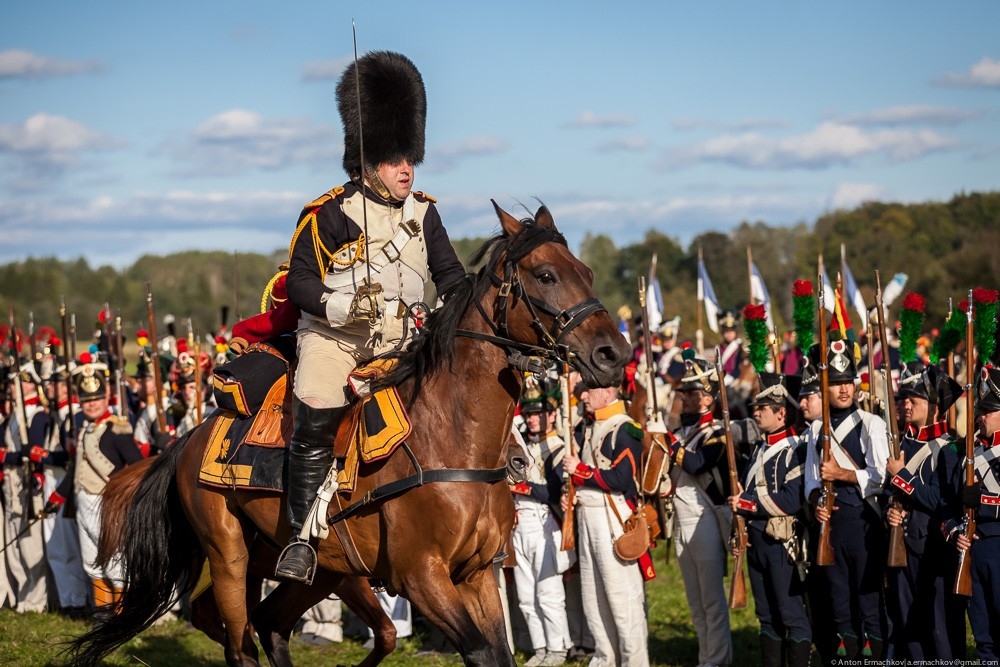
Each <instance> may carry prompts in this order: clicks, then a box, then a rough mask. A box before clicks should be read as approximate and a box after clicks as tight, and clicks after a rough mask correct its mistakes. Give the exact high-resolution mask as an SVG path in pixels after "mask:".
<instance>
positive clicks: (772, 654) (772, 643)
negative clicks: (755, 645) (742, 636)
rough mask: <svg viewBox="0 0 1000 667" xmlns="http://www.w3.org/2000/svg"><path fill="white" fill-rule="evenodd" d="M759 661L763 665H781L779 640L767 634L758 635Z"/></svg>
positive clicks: (769, 666) (779, 666) (768, 666)
mask: <svg viewBox="0 0 1000 667" xmlns="http://www.w3.org/2000/svg"><path fill="white" fill-rule="evenodd" d="M760 658H761V661H760V663H761V664H762V665H763V666H764V667H781V665H782V659H781V640H780V639H778V638H777V637H772V636H771V635H769V634H765V633H761V635H760Z"/></svg>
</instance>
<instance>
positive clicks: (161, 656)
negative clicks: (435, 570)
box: [0, 542, 975, 667]
mask: <svg viewBox="0 0 1000 667" xmlns="http://www.w3.org/2000/svg"><path fill="white" fill-rule="evenodd" d="M654 561H655V565H656V569H657V577H656V579H654V580H653V581H651V582H648V583H647V584H646V598H647V600H648V605H649V654H650V660H651V663H652V664H653V665H656V666H658V667H673V666H680V665H695V664H697V663H698V659H697V657H698V640H697V638H696V637H695V633H694V628H693V627H692V625H691V619H690V612H689V611H688V606H687V599H686V598H685V596H684V585H683V582H682V581H681V576H680V571H679V570H678V568H677V563H676V558H674V557H673V554H671V559H670V563H669V564H665V563H664V544H663V543H662V542H661V543H660V544H659V546H658V547H657V549H656V550H655V551H654ZM749 588H750V586H749V580H748V581H747V589H748V590H747V593H748V596H749V595H750V591H749ZM727 590H728V580H727ZM730 624H731V627H732V634H733V656H734V663H733V664H734V665H736V666H737V667H743V666H747V667H756V666H757V665H760V657H759V656H760V651H759V649H758V645H757V629H758V626H757V619H756V617H755V616H754V612H753V599H752V598H751V599H750V601H749V603H748V604H747V607H746V608H744V609H739V610H733V611H731V612H730ZM86 627H87V626H86V623H84V622H82V621H71V620H67V619H65V618H63V617H61V616H58V615H56V614H17V613H15V612H13V611H11V610H9V609H4V610H0V665H5V666H16V667H42V666H45V665H53V664H62V663H61V662H60V660H59V652H60V647H59V646H58V644H59V643H60V642H64V641H66V640H67V639H70V638H72V637H75V636H77V635H79V634H80V633H81V632H83V631H84V630H85V628H86ZM424 639H425V629H424V628H423V627H422V626H421V625H420V624H417V626H416V634H415V635H414V636H413V637H410V638H407V639H402V640H400V642H399V645H398V648H397V649H396V652H395V653H393V654H392V655H391V656H390V657H389V658H387V659H386V660H385V662H384V663H383V664H384V665H390V666H391V665H413V664H419V665H428V666H429V667H437V666H443V665H460V664H462V662H461V660H460V659H459V657H458V654H457V653H455V654H449V655H439V656H426V655H419V656H418V655H417V653H418V652H419V651H420V649H421V646H422V645H423V641H424ZM971 647H972V644H971V638H970V649H969V655H970V656H973V655H975V651H974V649H973V648H971ZM366 653H367V651H365V649H364V648H362V646H361V642H360V641H357V640H354V639H347V640H345V641H344V642H342V643H339V644H332V645H330V646H327V647H323V648H316V647H313V646H307V645H305V644H302V643H300V642H298V641H297V640H296V639H294V638H293V640H292V659H293V660H295V664H296V665H298V666H299V667H320V666H323V667H328V666H329V665H351V664H357V663H358V662H360V661H361V659H362V658H363V657H364V656H365V655H366ZM262 658H263V656H262ZM527 658H528V656H527V655H526V654H524V653H521V652H519V653H517V662H518V664H522V663H523V662H524V660H526V659H527ZM104 664H106V665H113V666H125V665H133V666H134V665H151V666H153V667H170V666H172V665H179V666H183V667H193V666H194V665H207V666H211V667H224V666H225V660H224V657H223V652H222V648H221V647H220V646H219V645H218V644H215V643H213V642H211V641H210V640H209V639H208V638H207V637H205V636H204V635H203V634H201V633H200V632H198V631H196V630H194V629H192V628H191V627H190V626H189V625H188V624H187V623H185V622H184V621H170V622H164V623H161V624H160V625H157V626H155V627H153V628H150V629H149V630H147V631H146V632H144V633H142V634H141V635H139V636H138V637H135V638H134V639H132V640H131V641H130V642H128V643H127V644H125V645H124V646H122V647H121V648H119V649H118V650H117V651H115V652H114V653H113V654H112V655H111V656H110V657H109V658H108V659H107V661H106V662H105V663H104ZM265 664H266V661H265ZM576 664H577V665H584V664H586V663H584V662H580V663H576ZM813 664H814V665H818V664H819V662H818V660H817V658H816V657H815V655H814V657H813Z"/></svg>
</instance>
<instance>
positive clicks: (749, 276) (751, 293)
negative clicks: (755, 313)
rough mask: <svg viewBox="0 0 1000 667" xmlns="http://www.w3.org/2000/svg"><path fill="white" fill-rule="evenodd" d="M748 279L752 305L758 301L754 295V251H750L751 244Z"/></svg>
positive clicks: (748, 253) (748, 254)
mask: <svg viewBox="0 0 1000 667" xmlns="http://www.w3.org/2000/svg"><path fill="white" fill-rule="evenodd" d="M747 280H748V281H749V284H750V305H753V304H755V303H757V301H756V300H755V299H754V296H753V253H751V252H750V246H747Z"/></svg>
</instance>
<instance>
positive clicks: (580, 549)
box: [563, 387, 649, 667]
mask: <svg viewBox="0 0 1000 667" xmlns="http://www.w3.org/2000/svg"><path fill="white" fill-rule="evenodd" d="M580 400H581V401H583V403H584V405H585V406H586V408H587V412H588V413H589V415H590V417H591V418H590V419H588V420H586V421H585V422H584V423H582V424H581V428H578V429H577V431H576V434H575V436H574V437H575V438H576V441H577V445H578V451H579V453H580V455H579V457H577V456H575V455H573V454H570V453H567V454H566V455H565V456H564V457H563V467H565V469H566V471H567V472H568V473H570V475H571V477H570V479H571V480H572V483H573V485H574V486H575V487H576V519H577V537H576V548H577V556H578V558H579V559H580V582H581V588H582V595H583V611H584V616H585V617H586V618H587V625H588V626H589V627H590V632H591V634H593V635H594V656H593V657H592V658H591V660H590V667H605V666H607V667H612V666H614V665H621V666H622V667H647V665H649V650H648V646H647V639H648V628H647V625H646V608H645V595H644V590H643V573H642V571H641V570H640V564H638V563H635V562H625V561H623V560H621V559H620V558H619V557H618V555H617V554H616V553H615V550H614V541H615V540H616V539H617V538H618V537H619V536H621V535H622V533H623V529H622V526H621V524H620V523H619V521H618V520H617V519H616V518H615V514H617V515H618V516H620V517H621V519H622V520H624V519H626V518H627V517H628V516H629V515H631V513H632V508H633V507H634V506H635V505H636V504H637V502H638V488H637V486H636V482H635V478H636V473H637V470H638V466H639V463H640V461H641V458H642V429H641V428H640V427H639V425H638V424H636V423H635V422H634V421H632V420H631V419H630V418H629V416H628V415H627V414H626V413H625V404H624V402H622V401H621V400H620V399H619V398H618V388H617V387H602V388H599V389H584V390H583V393H582V394H581V395H580ZM612 503H613V505H612ZM647 556H648V553H647ZM641 560H642V559H640V561H641Z"/></svg>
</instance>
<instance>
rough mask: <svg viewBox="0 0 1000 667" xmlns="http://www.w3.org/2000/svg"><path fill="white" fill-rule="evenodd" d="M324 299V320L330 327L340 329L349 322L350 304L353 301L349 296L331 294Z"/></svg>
mask: <svg viewBox="0 0 1000 667" xmlns="http://www.w3.org/2000/svg"><path fill="white" fill-rule="evenodd" d="M323 298H325V299H326V319H327V321H329V322H330V326H332V327H342V326H344V325H345V324H347V323H348V322H350V321H351V315H350V312H351V303H352V302H353V301H354V299H353V297H351V296H350V295H349V294H339V293H337V292H331V293H330V294H327V295H326V296H325V297H323Z"/></svg>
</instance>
